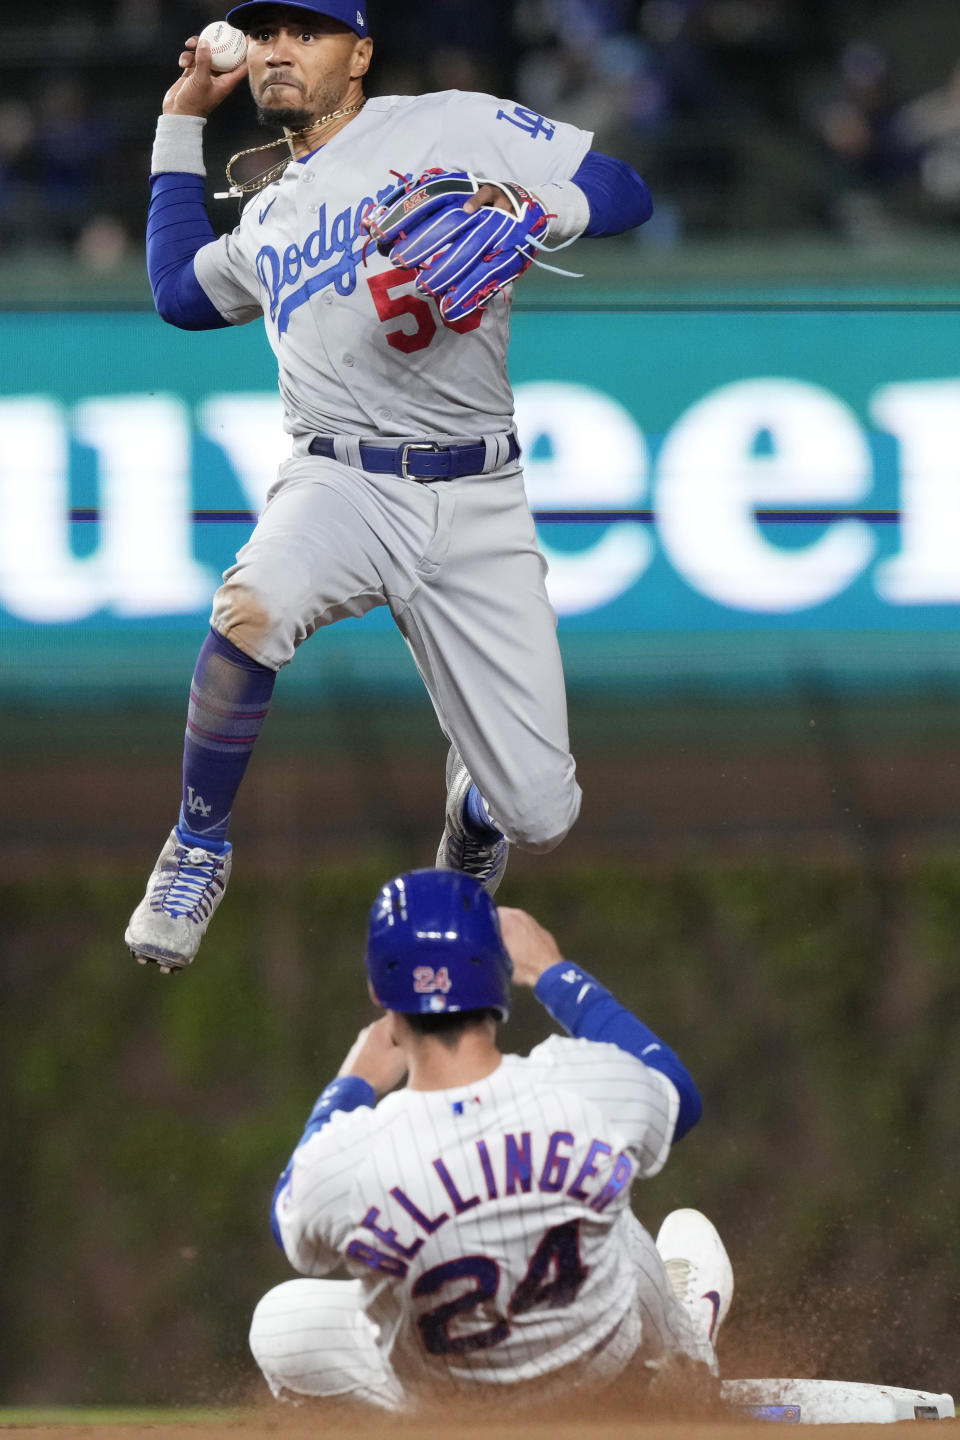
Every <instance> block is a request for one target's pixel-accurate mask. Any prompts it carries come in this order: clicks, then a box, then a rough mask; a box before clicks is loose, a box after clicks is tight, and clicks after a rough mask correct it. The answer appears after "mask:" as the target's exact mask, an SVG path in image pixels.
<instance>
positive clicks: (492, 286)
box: [362, 170, 549, 324]
mask: <svg viewBox="0 0 960 1440" xmlns="http://www.w3.org/2000/svg"><path fill="white" fill-rule="evenodd" d="M481 185H495V186H496V188H497V189H498V190H500V191H501V192H502V193H503V194H504V195H505V196H506V197H507V199H508V200H509V202H510V210H509V211H506V210H500V209H498V208H497V207H495V206H493V205H481V206H480V208H479V209H478V210H475V211H473V212H472V213H468V212H467V211H466V210H464V208H463V206H464V204H465V202H466V201H467V200H469V198H470V196H471V195H475V194H476V193H477V191H478V190H479V189H480V187H481ZM548 220H549V216H548V215H547V213H546V211H545V210H544V208H543V206H542V205H541V204H540V202H539V200H538V199H537V198H536V196H534V195H531V194H530V191H529V190H525V189H524V188H523V186H522V185H517V184H515V183H514V182H513V181H503V180H481V179H478V178H477V177H476V176H475V175H471V174H470V173H469V172H468V171H466V170H427V171H425V172H424V174H422V175H421V176H420V178H419V179H418V180H403V181H402V182H401V183H400V184H399V185H398V186H397V188H396V189H395V190H394V191H392V192H391V194H389V195H388V196H387V198H386V199H385V200H383V201H382V202H381V203H380V204H379V205H373V206H371V207H370V209H369V210H367V212H366V214H365V215H364V216H363V220H362V224H363V226H364V228H365V229H366V231H367V233H368V234H369V235H370V237H371V239H373V240H374V241H376V245H377V249H378V250H379V251H380V253H381V255H387V256H389V258H390V260H391V262H392V263H393V264H394V265H396V266H397V268H398V269H402V270H406V269H411V270H416V271H417V281H416V284H417V289H418V290H420V291H422V292H423V293H424V294H426V295H432V296H433V297H434V298H435V299H436V300H437V301H438V303H439V305H440V313H441V315H442V316H443V318H444V319H445V320H447V321H449V322H450V323H451V324H453V323H454V322H455V321H457V320H462V319H463V318H464V316H465V315H470V314H472V313H473V311H474V310H478V309H480V308H481V307H482V306H484V305H486V304H488V303H489V301H490V300H491V299H492V297H493V296H494V295H496V294H498V293H499V291H501V290H502V289H503V288H504V286H505V285H509V284H510V282H511V281H512V280H516V279H517V277H518V276H520V275H522V274H523V272H524V271H525V270H526V269H527V268H528V266H529V265H531V264H532V263H533V261H534V259H535V258H536V256H537V253H538V251H539V249H540V246H541V244H542V243H543V238H544V235H545V232H546V229H547V224H548Z"/></svg>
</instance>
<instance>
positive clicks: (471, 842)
mask: <svg viewBox="0 0 960 1440" xmlns="http://www.w3.org/2000/svg"><path fill="white" fill-rule="evenodd" d="M446 773H447V814H446V825H445V827H444V831H443V839H442V840H441V841H440V849H439V850H438V851H437V869H438V870H462V871H463V873H464V874H465V875H472V876H473V877H474V879H476V880H479V881H480V884H481V885H482V886H483V888H484V890H486V892H487V894H488V895H492V894H493V893H494V891H495V890H496V888H497V886H498V885H499V884H500V881H501V880H502V879H503V872H504V871H505V870H506V868H507V858H508V856H509V853H510V843H509V841H508V840H507V838H506V837H505V836H504V835H500V834H499V833H498V835H497V837H496V839H493V840H480V839H478V838H477V836H476V835H475V834H473V833H472V832H471V831H470V830H468V829H467V826H466V825H465V824H464V820H463V802H464V801H465V800H466V798H467V792H468V790H469V789H470V786H471V785H472V784H473V781H472V780H471V779H470V774H469V772H468V770H467V767H466V765H464V763H463V761H462V760H461V759H460V756H459V755H458V754H457V751H456V749H455V747H454V746H453V745H451V746H450V753H449V754H448V756H447V772H446Z"/></svg>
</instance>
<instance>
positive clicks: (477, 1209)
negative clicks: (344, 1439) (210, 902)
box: [250, 870, 733, 1409]
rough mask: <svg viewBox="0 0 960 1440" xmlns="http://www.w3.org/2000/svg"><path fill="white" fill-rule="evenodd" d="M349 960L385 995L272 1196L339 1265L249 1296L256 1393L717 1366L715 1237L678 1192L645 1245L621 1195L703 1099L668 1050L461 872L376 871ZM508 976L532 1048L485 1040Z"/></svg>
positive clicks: (540, 1387)
mask: <svg viewBox="0 0 960 1440" xmlns="http://www.w3.org/2000/svg"><path fill="white" fill-rule="evenodd" d="M501 926H502V930H501ZM366 968H367V976H368V980H369V985H370V990H371V993H372V994H373V995H374V997H375V998H376V1000H377V1001H378V1003H379V1004H380V1005H381V1006H382V1007H383V1008H384V1009H385V1010H386V1012H387V1013H386V1015H385V1016H384V1017H383V1018H382V1019H380V1020H378V1021H377V1022H376V1023H375V1024H373V1025H371V1026H369V1027H368V1028H367V1029H366V1030H363V1031H361V1033H360V1035H359V1037H358V1038H357V1041H356V1043H355V1044H354V1046H353V1048H352V1049H351V1051H350V1053H349V1055H348V1056H347V1058H346V1060H345V1062H344V1064H343V1066H342V1068H341V1070H340V1074H339V1077H338V1078H337V1079H336V1080H334V1081H333V1082H332V1083H331V1084H330V1085H328V1086H327V1088H326V1089H325V1090H324V1091H323V1093H322V1095H321V1096H320V1098H319V1100H318V1101H317V1103H316V1105H315V1106H314V1107H313V1110H312V1112H311V1114H310V1117H309V1120H308V1122H307V1127H306V1130H305V1131H304V1134H303V1136H302V1138H301V1140H300V1142H299V1144H298V1146H297V1148H296V1150H295V1151H294V1154H293V1157H292V1159H291V1161H290V1163H289V1165H288V1166H287V1168H286V1170H285V1171H284V1172H283V1174H282V1175H281V1177H280V1180H279V1182H278V1184H277V1187H276V1191H275V1193H274V1200H273V1229H274V1235H275V1237H276V1239H277V1241H278V1242H279V1243H280V1244H281V1245H282V1247H283V1249H284V1250H285V1252H286V1254H287V1257H288V1258H289V1260H290V1262H291V1264H292V1265H293V1266H294V1268H295V1269H297V1270H299V1271H300V1272H301V1273H302V1274H303V1275H305V1276H311V1277H313V1276H323V1275H326V1274H327V1273H328V1272H329V1271H331V1270H332V1269H333V1268H334V1267H335V1266H337V1265H339V1264H340V1263H341V1262H343V1263H345V1265H346V1268H347V1270H348V1271H349V1273H350V1275H351V1276H352V1277H353V1278H352V1279H347V1280H324V1279H314V1278H310V1279H296V1280H290V1281H287V1282H286V1283H284V1284H281V1285H279V1286H277V1287H276V1288H275V1289H273V1290H271V1291H270V1292H269V1293H268V1294H267V1295H266V1296H265V1297H264V1298H263V1299H262V1300H261V1301H260V1303H259V1305H258V1306H257V1308H256V1311H255V1313H254V1317H253V1323H252V1327H251V1334H250V1343H251V1347H252V1349H253V1353H254V1356H255V1358H256V1360H257V1363H258V1364H259V1366H260V1368H261V1370H262V1371H263V1373H264V1375H265V1377H266V1379H267V1381H268V1382H269V1384H270V1387H271V1389H272V1390H273V1392H274V1394H275V1395H277V1396H278V1397H283V1396H286V1395H298V1396H300V1395H309V1396H317V1397H331V1398H332V1397H341V1398H344V1399H350V1400H359V1401H364V1402H367V1403H369V1404H370V1405H374V1406H380V1407H382V1408H385V1409H404V1408H407V1407H408V1406H411V1405H416V1404H417V1403H419V1402H422V1401H426V1400H429V1399H436V1398H438V1397H439V1398H440V1399H441V1400H442V1398H443V1396H444V1395H445V1394H448V1393H449V1392H450V1391H451V1390H456V1389H460V1388H462V1387H469V1388H470V1390H471V1392H472V1394H473V1395H474V1396H475V1397H479V1396H481V1395H484V1394H485V1395H487V1396H489V1397H496V1396H497V1395H498V1394H499V1395H500V1396H509V1398H510V1399H518V1398H523V1397H524V1396H527V1397H530V1398H534V1399H536V1400H538V1401H539V1400H543V1399H551V1398H552V1397H553V1396H555V1395H558V1394H562V1393H564V1392H565V1391H566V1390H568V1389H569V1388H570V1387H571V1386H590V1387H594V1386H599V1387H604V1386H606V1385H608V1384H611V1383H613V1382H614V1381H615V1380H616V1379H617V1377H618V1376H620V1375H622V1374H624V1372H626V1371H627V1370H628V1367H629V1373H630V1374H631V1376H633V1377H636V1376H637V1375H638V1374H640V1375H643V1376H652V1375H654V1374H656V1373H657V1371H658V1370H662V1368H663V1367H664V1365H665V1364H666V1363H667V1362H669V1361H670V1360H671V1359H673V1360H674V1361H675V1362H678V1363H681V1364H683V1363H686V1364H687V1365H689V1364H690V1362H691V1361H692V1362H694V1363H695V1365H700V1364H702V1365H706V1366H707V1367H708V1368H709V1370H710V1371H712V1372H713V1373H714V1374H715V1373H716V1358H715V1354H714V1349H713V1341H714V1339H715V1336H716V1333H717V1328H718V1326H719V1325H720V1324H721V1322H722V1321H723V1319H724V1317H725V1315H726V1313H727V1310H728V1309H729V1306H730V1301H731V1299H732V1295H733V1273H732V1270H731V1267H730V1262H729V1259H728V1258H727V1255H726V1252H725V1250H724V1248H723V1244H722V1243H721V1241H720V1237H719V1235H718V1234H717V1232H716V1230H715V1229H714V1227H713V1226H712V1225H711V1223H710V1221H709V1220H707V1218H706V1217H705V1216H704V1215H701V1214H700V1212H699V1211H696V1210H678V1211H674V1212H673V1214H671V1215H668V1216H667V1218H666V1220H665V1221H664V1223H663V1225H662V1227H661V1229H660V1232H659V1234H658V1236H657V1240H656V1243H654V1241H653V1240H652V1239H651V1237H650V1235H649V1234H648V1233H647V1231H646V1230H645V1229H644V1228H643V1226H642V1225H641V1224H640V1222H639V1221H638V1220H637V1219H636V1218H635V1217H634V1215H633V1214H632V1212H631V1209H630V1189H631V1186H632V1184H633V1181H634V1180H635V1179H637V1178H643V1177H647V1176H651V1175H655V1174H656V1173H657V1172H658V1171H659V1170H660V1169H661V1167H662V1166H663V1164H664V1162H665V1160H666V1158H667V1154H668V1152H669V1149H670V1146H671V1144H672V1143H673V1142H674V1141H675V1140H677V1139H679V1138H680V1137H681V1136H682V1135H684V1134H685V1133H686V1131H687V1130H689V1129H690V1127H691V1126H692V1125H694V1124H695V1123H696V1121H697V1120H698V1118H699V1115H700V1099H699V1096H698V1094H697V1090H696V1088H695V1086H694V1084H693V1081H692V1080H691V1078H690V1076H689V1074H688V1072H687V1070H686V1069H685V1067H684V1066H683V1064H682V1063H681V1062H680V1060H679V1059H678V1058H677V1056H676V1055H675V1054H673V1052H672V1051H671V1050H669V1049H668V1048H667V1046H666V1045H664V1044H663V1043H662V1041H660V1040H658V1039H657V1037H656V1035H654V1034H653V1032H652V1031H651V1030H649V1029H648V1028H647V1026H646V1025H644V1024H643V1022H642V1021H640V1020H638V1019H637V1018H636V1017H635V1016H633V1015H631V1014H630V1013H629V1012H628V1011H627V1010H625V1009H624V1008H623V1007H622V1006H621V1005H619V1004H618V1003H617V1001H616V1000H615V999H614V997H613V996H612V995H611V994H610V992H609V991H607V990H606V989H604V987H603V986H602V985H601V984H600V983H599V982H598V981H597V980H595V979H594V978H593V977H592V976H591V975H588V974H587V973H586V971H584V970H581V969H580V968H579V966H576V965H573V964H570V963H569V962H567V961H566V960H564V959H563V958H562V956H561V954H560V952H559V950H558V949H557V946H556V943H555V941H554V939H553V937H552V935H550V934H549V933H548V932H547V931H546V930H544V929H543V928H542V927H541V926H540V925H538V924H537V922H536V921H535V920H533V919H532V918H531V917H530V916H529V915H527V914H525V913H524V912H523V911H520V910H501V911H500V912H499V923H498V914H497V911H496V910H495V909H494V906H493V902H492V901H491V899H490V897H489V895H488V894H487V893H486V892H485V890H484V889H483V887H482V886H481V885H480V884H479V883H478V882H477V881H476V880H475V879H473V878H472V877H471V876H467V875H464V874H458V873H456V872H450V871H444V870H418V871H414V872H412V873H411V874H407V875H401V876H399V877H398V878H397V879H395V880H393V881H391V882H390V883H389V884H387V885H385V886H384V887H383V889H382V891H381V892H380V896H379V898H378V899H377V901H376V903H375V904H374V906H373V909H372V911H371V915H370V924H369V930H368V938H367V951H366ZM511 975H512V978H513V980H514V981H515V982H516V983H517V984H520V985H529V986H532V987H533V989H534V993H535V995H536V997H537V999H538V1000H539V1001H540V1003H541V1004H542V1005H543V1006H544V1008H545V1009H546V1010H547V1011H548V1013H549V1014H550V1015H552V1016H553V1018H554V1019H555V1020H557V1021H558V1022H559V1023H560V1024H561V1025H562V1026H563V1027H564V1029H566V1030H567V1031H568V1032H569V1035H568V1036H560V1035H553V1036H552V1037H551V1038H550V1039H548V1040H546V1041H545V1042H544V1043H543V1044H541V1045H538V1046H537V1047H536V1048H535V1049H534V1050H533V1051H531V1053H530V1055H529V1056H527V1057H526V1058H523V1057H521V1056H519V1055H505V1054H502V1053H501V1051H500V1050H499V1048H498V1045H497V1038H496V1027H497V1024H498V1022H499V1021H502V1020H505V1019H506V1018H507V1013H508V1008H509V1003H510V981H511ZM404 1077H406V1085H405V1087H404V1088H402V1089H396V1088H394V1087H396V1086H397V1085H399V1084H400V1082H401V1081H402V1080H403V1079H404ZM388 1092H389V1093H388ZM380 1097H383V1098H380ZM378 1100H379V1103H378ZM678 1357H679V1360H678ZM701 1373H705V1372H701Z"/></svg>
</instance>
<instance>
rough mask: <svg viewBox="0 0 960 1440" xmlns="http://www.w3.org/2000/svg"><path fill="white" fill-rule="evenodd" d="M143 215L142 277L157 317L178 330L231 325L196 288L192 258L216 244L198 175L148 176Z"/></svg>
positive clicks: (200, 290)
mask: <svg viewBox="0 0 960 1440" xmlns="http://www.w3.org/2000/svg"><path fill="white" fill-rule="evenodd" d="M150 191H151V194H150V209H149V211H148V213H147V274H148V275H149V277H150V288H151V289H152V291H153V303H154V304H155V305H156V307H157V314H158V315H159V316H160V318H161V319H162V320H166V321H167V323H168V324H169V325H176V326H177V327H178V328H179V329H180V330H220V329H223V328H224V327H225V326H227V325H229V324H230V321H229V320H225V319H224V318H223V316H222V315H221V314H220V311H219V310H218V309H217V308H216V306H215V305H214V304H213V302H212V300H210V298H209V296H208V295H207V294H206V292H205V291H204V290H203V288H202V287H201V285H200V281H199V280H198V279H197V276H196V272H195V271H194V268H193V257H194V256H195V255H196V253H197V251H198V250H202V248H203V247H204V245H209V244H210V241H211V240H216V238H217V236H216V232H215V230H214V228H213V226H212V225H211V223H210V217H209V215H208V214H207V205H206V200H205V198H204V182H203V177H202V176H201V175H190V174H187V173H180V172H176V173H170V172H166V173H164V174H162V175H151V177H150Z"/></svg>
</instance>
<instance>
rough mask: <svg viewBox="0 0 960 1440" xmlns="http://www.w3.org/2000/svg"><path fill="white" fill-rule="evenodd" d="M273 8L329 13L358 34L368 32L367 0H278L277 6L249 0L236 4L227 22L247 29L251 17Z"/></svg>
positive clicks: (260, 15) (267, 2)
mask: <svg viewBox="0 0 960 1440" xmlns="http://www.w3.org/2000/svg"><path fill="white" fill-rule="evenodd" d="M273 8H276V9H277V10H306V11H309V13H310V14H311V15H329V16H330V18H331V20H340V21H342V22H343V24H344V25H347V26H349V28H350V29H351V30H353V31H354V32H355V33H356V34H357V35H366V33H367V0H297V3H296V4H293V5H287V4H285V3H282V0H278V3H277V5H276V7H274V5H273V3H272V0H247V3H246V4H244V5H235V6H234V7H233V9H232V10H228V11H227V23H228V25H236V27H237V29H238V30H245V29H246V27H247V24H248V23H249V20H250V18H251V17H256V18H257V19H263V15H264V11H269V10H271V9H273Z"/></svg>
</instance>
